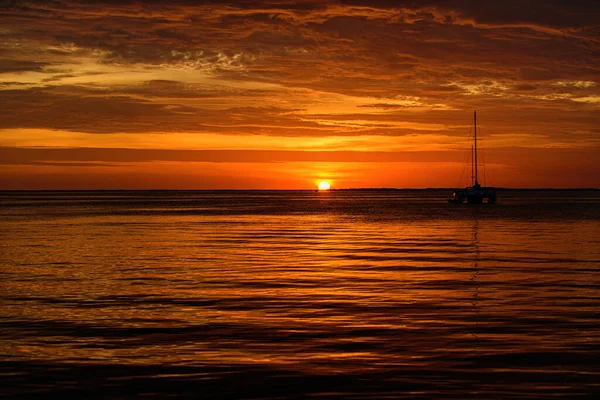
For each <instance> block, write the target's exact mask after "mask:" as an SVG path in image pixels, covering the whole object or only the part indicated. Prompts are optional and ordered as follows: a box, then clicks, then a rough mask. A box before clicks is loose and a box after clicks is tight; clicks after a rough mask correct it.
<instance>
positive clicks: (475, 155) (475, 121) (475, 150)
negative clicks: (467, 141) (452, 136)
mask: <svg viewBox="0 0 600 400" xmlns="http://www.w3.org/2000/svg"><path fill="white" fill-rule="evenodd" d="M473 126H474V128H473V131H474V132H475V138H474V142H475V143H474V146H473V147H474V150H473V167H474V168H475V184H474V185H473V186H479V182H478V181H477V111H473Z"/></svg>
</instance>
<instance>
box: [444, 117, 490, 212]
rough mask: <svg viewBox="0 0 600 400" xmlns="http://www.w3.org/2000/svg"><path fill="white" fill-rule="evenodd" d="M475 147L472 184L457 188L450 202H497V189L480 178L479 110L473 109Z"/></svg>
mask: <svg viewBox="0 0 600 400" xmlns="http://www.w3.org/2000/svg"><path fill="white" fill-rule="evenodd" d="M473 132H474V134H473V147H472V148H471V186H467V187H466V188H464V189H459V190H455V191H454V193H452V198H451V199H448V202H449V203H464V202H467V203H468V204H481V203H483V202H484V200H485V201H486V202H487V203H488V204H494V203H495V202H496V191H495V190H494V188H489V187H483V186H481V185H480V184H479V180H478V176H477V175H478V168H477V167H478V163H477V111H473Z"/></svg>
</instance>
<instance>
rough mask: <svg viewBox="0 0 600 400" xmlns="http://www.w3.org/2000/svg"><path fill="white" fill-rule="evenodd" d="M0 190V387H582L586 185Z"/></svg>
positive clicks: (598, 315)
mask: <svg viewBox="0 0 600 400" xmlns="http://www.w3.org/2000/svg"><path fill="white" fill-rule="evenodd" d="M448 195H449V193H446V192H436V191H336V192H329V193H316V192H310V191H306V192H300V191H299V192H289V191H283V192H277V191H274V192H268V191H267V192H260V191H256V192H252V191H250V192H0V206H1V208H0V218H1V223H2V229H1V230H0V277H1V281H0V288H1V290H0V302H1V303H0V304H1V308H0V357H1V358H0V380H1V381H2V382H3V383H2V384H1V385H0V395H1V396H3V397H8V396H23V397H35V396H39V397H47V396H48V395H61V396H62V395H76V396H83V397H88V398H90V397H96V398H103V397H105V398H115V397H117V398H119V397H120V398H122V397H143V396H148V397H164V396H167V395H169V396H183V397H195V398H223V397H232V398H242V399H244V398H248V399H249V398H269V399H271V398H272V399H275V398H306V397H309V396H312V397H316V398H340V399H357V398H456V399H470V398H473V399H490V398H523V399H542V398H543V399H548V398H600V397H597V396H598V394H599V393H600V362H599V360H600V311H599V310H600V192H599V191H572V192H568V191H560V192H559V191H556V192H553V191H548V192H542V191H535V192H518V191H507V192H499V204H496V205H481V206H468V205H450V204H446V203H445V198H446V197H447V196H448Z"/></svg>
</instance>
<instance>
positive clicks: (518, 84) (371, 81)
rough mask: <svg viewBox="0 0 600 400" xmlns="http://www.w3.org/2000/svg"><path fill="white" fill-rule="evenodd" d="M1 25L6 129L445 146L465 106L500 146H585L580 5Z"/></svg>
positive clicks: (154, 10)
mask: <svg viewBox="0 0 600 400" xmlns="http://www.w3.org/2000/svg"><path fill="white" fill-rule="evenodd" d="M0 17H1V18H2V21H3V26H2V28H1V29H0V106H1V107H2V109H3V115H4V116H3V118H2V119H1V120H0V128H3V129H5V130H8V129H13V130H15V131H19V132H25V131H23V130H24V129H25V130H27V129H29V130H39V131H44V130H46V131H50V130H60V131H68V132H72V133H90V134H96V135H106V136H107V138H108V135H113V136H112V138H113V139H111V140H114V138H116V137H117V136H115V135H117V134H118V135H120V136H118V137H120V138H121V139H122V140H123V144H121V145H120V147H124V146H125V145H124V143H127V146H130V147H133V148H136V147H143V146H144V144H143V143H145V142H144V139H143V136H142V135H155V134H159V133H160V134H164V135H169V134H173V136H172V138H171V141H169V140H166V141H165V142H168V143H172V141H173V140H176V139H177V138H181V137H182V136H181V135H180V134H182V133H185V134H189V135H199V136H200V135H212V136H211V137H217V136H219V135H220V136H222V137H224V136H226V137H228V138H230V137H231V136H238V137H239V141H238V146H239V149H240V150H244V149H248V150H249V147H251V146H255V142H254V141H253V140H251V139H250V138H251V137H252V136H255V137H260V138H277V140H281V141H283V142H285V146H291V145H292V144H296V143H298V142H296V141H295V140H296V139H297V138H311V140H313V139H319V138H322V139H326V138H332V137H335V138H339V137H346V138H356V142H357V143H358V142H360V146H361V148H363V149H367V148H368V146H369V143H370V145H371V146H372V147H373V148H379V146H381V145H382V142H381V141H378V140H377V139H375V138H377V137H383V138H388V139H389V142H387V141H386V144H387V143H398V145H397V146H398V147H400V148H402V146H404V145H405V144H406V143H408V142H409V141H410V139H411V138H414V137H419V140H421V138H424V137H429V138H430V140H431V141H436V143H435V145H437V146H440V147H444V146H448V141H456V143H457V144H458V143H459V142H460V140H462V139H464V138H467V137H468V132H469V129H470V124H471V122H470V118H471V117H470V116H471V112H472V110H474V109H477V110H478V111H480V115H481V121H482V127H481V129H482V134H483V135H484V136H483V137H484V139H485V135H489V139H490V140H492V139H493V140H492V141H493V144H494V145H496V146H503V147H510V146H512V145H515V146H516V145H518V146H519V147H520V148H543V147H548V148H550V147H555V148H563V149H564V148H567V147H570V148H578V149H580V148H583V147H585V145H586V144H588V145H590V146H596V143H597V142H596V138H597V135H598V131H597V128H596V127H597V126H599V125H600V117H599V116H598V115H599V113H598V107H599V106H600V102H599V101H598V98H599V97H600V85H599V82H600V69H599V68H598V65H600V51H599V50H600V41H599V40H598V37H599V34H600V24H598V21H599V20H600V11H599V5H598V3H597V2H593V1H581V2H575V3H573V2H566V1H562V0H549V1H545V2H538V1H534V0H530V1H525V2H523V1H516V0H508V1H504V2H472V1H466V0H439V1H436V0H430V1H419V2H417V1H384V0H369V1H366V0H365V1H362V0H340V1H325V0H306V1H295V2H289V1H283V0H270V1H204V2H197V1H182V0H177V1H172V2H166V3H165V2H162V1H155V0H151V1H145V2H120V1H108V0H107V1H89V2H80V1H74V0H56V1H50V2H48V1H36V0H31V1H27V2H10V3H5V4H4V5H2V6H0ZM126 135H129V136H128V139H127V140H125V139H123V138H124V136H126ZM85 137H87V136H83V137H80V138H79V139H78V142H77V145H78V146H83V147H93V143H96V142H94V140H95V139H94V140H91V139H90V141H89V143H88V144H87V145H86V143H85V142H83V141H84V140H86V139H85ZM183 142H185V143H188V142H187V141H185V140H183ZM192 142H193V141H190V142H189V143H192ZM257 142H260V143H263V142H261V141H257ZM326 142H327V141H326V140H323V143H326ZM223 143H231V142H230V141H229V140H224V141H223ZM311 143H317V142H316V141H311ZM328 143H331V141H329V142H328ZM67 144H68V143H67ZM116 145H117V147H119V143H116ZM390 146H391V144H390ZM247 147H248V148H247ZM281 147H282V146H278V147H277V148H278V149H280V148H281ZM252 149H253V150H257V149H256V147H252ZM262 150H269V148H264V149H262ZM86 154H87V153H86ZM129 154H130V155H131V154H134V153H129ZM269 157H270V156H269ZM267 158H268V157H267ZM88 161H89V160H88ZM78 162H84V160H80V161H78ZM290 162H291V161H290Z"/></svg>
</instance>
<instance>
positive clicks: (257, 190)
mask: <svg viewBox="0 0 600 400" xmlns="http://www.w3.org/2000/svg"><path fill="white" fill-rule="evenodd" d="M490 188H492V189H494V190H497V191H504V192H510V191H521V192H524V191H527V192H548V191H552V192H573V191H600V188H566V189H565V188H503V187H490ZM456 189H457V188H341V189H337V188H332V189H329V190H328V191H329V192H357V191H362V192H384V191H385V192H393V191H396V192H405V191H423V192H427V191H444V190H445V191H452V190H456ZM315 191H316V192H318V191H319V190H317V189H0V193H16V192H19V193H27V192H56V193H60V192H315Z"/></svg>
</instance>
